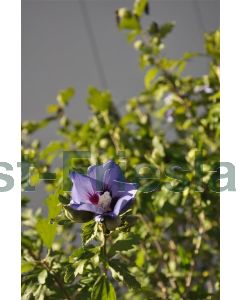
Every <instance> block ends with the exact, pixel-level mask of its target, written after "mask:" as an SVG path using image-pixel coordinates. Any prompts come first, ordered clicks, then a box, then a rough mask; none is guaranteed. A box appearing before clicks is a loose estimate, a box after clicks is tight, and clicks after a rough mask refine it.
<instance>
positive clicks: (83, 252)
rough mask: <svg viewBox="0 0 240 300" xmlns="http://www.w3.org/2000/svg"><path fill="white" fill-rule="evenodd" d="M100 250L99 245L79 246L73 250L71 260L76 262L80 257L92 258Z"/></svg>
mask: <svg viewBox="0 0 240 300" xmlns="http://www.w3.org/2000/svg"><path fill="white" fill-rule="evenodd" d="M98 252H99V248H98V247H88V248H86V247H84V248H79V249H76V250H74V251H73V253H72V254H71V256H70V257H69V261H70V262H74V261H75V260H80V259H90V258H92V257H94V256H95V255H96V254H97V253H98Z"/></svg>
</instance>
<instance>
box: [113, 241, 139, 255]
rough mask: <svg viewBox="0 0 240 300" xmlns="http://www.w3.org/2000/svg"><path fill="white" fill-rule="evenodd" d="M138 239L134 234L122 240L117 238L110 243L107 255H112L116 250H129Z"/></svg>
mask: <svg viewBox="0 0 240 300" xmlns="http://www.w3.org/2000/svg"><path fill="white" fill-rule="evenodd" d="M137 242H138V239H137V238H136V236H132V237H128V238H126V239H124V240H118V241H116V243H115V244H113V245H112V247H111V249H110V250H109V254H108V255H109V257H112V256H114V255H115V254H116V252H118V251H127V250H130V249H132V248H133V247H134V245H136V243H137Z"/></svg>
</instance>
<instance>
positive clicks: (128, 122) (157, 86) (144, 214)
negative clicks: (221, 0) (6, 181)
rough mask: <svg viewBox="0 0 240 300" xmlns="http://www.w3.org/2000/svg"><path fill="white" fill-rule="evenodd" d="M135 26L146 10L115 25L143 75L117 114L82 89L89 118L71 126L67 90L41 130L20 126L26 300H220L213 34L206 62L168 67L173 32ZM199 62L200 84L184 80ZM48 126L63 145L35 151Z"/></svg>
mask: <svg viewBox="0 0 240 300" xmlns="http://www.w3.org/2000/svg"><path fill="white" fill-rule="evenodd" d="M144 14H148V3H147V1H146V0H145V1H144V0H140V1H135V3H134V6H133V8H132V10H128V9H126V8H121V9H119V10H118V11H117V13H116V21H117V26H118V27H119V28H120V29H121V30H124V31H125V32H127V38H128V40H129V42H130V43H132V44H133V45H134V48H135V49H136V50H137V51H138V53H139V58H140V66H141V68H142V69H144V72H145V74H146V75H145V80H144V83H145V89H144V90H143V91H142V92H141V93H140V94H139V95H138V96H136V97H133V98H131V99H129V100H128V102H127V103H126V112H125V113H124V114H120V113H119V111H118V109H117V106H116V103H114V101H113V100H112V97H111V94H110V92H109V91H100V90H98V89H96V88H94V87H89V96H88V99H87V103H88V105H89V106H90V108H91V110H92V116H91V117H90V118H89V120H88V121H87V122H86V123H82V122H80V121H79V120H77V121H74V120H70V119H68V117H67V116H66V111H65V108H66V107H67V106H68V105H69V104H70V100H71V98H72V97H73V96H74V89H73V88H68V89H66V90H63V91H60V93H59V94H58V96H57V102H56V103H55V104H52V105H50V106H49V107H48V113H49V115H48V116H47V117H46V118H44V119H42V120H41V121H24V122H23V124H22V140H23V142H22V144H23V146H22V188H23V190H24V193H23V198H22V208H23V211H22V224H23V228H22V229H23V230H22V299H24V300H27V299H37V300H40V299H49V300H50V299H92V300H96V299H104V300H106V299H109V300H110V299H111V300H112V299H134V300H138V299H139V300H140V299H153V300H154V299H170V300H179V299H188V300H189V299H194V300H196V299H197V300H202V299H204V300H205V299H219V193H218V192H219V186H218V177H219V174H218V173H219V172H218V164H219V31H216V32H214V33H211V34H206V35H205V50H206V51H205V53H204V54H203V53H186V54H185V55H183V57H181V58H180V59H170V58H168V57H167V56H166V55H165V54H164V53H163V48H164V38H165V37H166V36H167V35H168V34H169V33H170V32H171V30H172V29H173V26H174V24H172V23H168V24H163V25H159V24H157V23H155V22H152V23H150V25H149V26H148V28H146V29H144V28H143V26H142V22H141V20H142V17H143V15H144ZM146 18H147V16H146ZM203 55H204V56H205V57H207V58H208V60H209V73H208V74H206V75H204V76H199V77H192V76H189V75H186V73H187V72H186V71H185V72H184V70H185V67H186V66H187V64H188V62H189V61H190V60H193V59H199V57H202V56H203ZM52 122H55V123H56V124H58V129H57V133H58V134H59V135H60V136H61V138H59V139H58V140H54V141H52V142H51V143H49V144H48V145H42V143H41V142H40V141H39V140H36V139H35V138H36V136H37V132H38V130H46V128H47V126H48V125H49V124H50V123H52ZM59 158H61V159H62V160H63V166H62V164H61V163H60V160H59ZM96 164H97V165H98V167H96V166H95V165H96ZM102 164H103V165H102ZM42 180H43V181H44V188H45V190H46V197H45V199H43V201H42V203H41V204H40V205H39V208H38V209H33V208H32V207H33V206H32V205H31V202H30V201H34V198H35V196H36V193H30V191H33V190H34V187H35V186H37V185H38V184H39V183H40V182H42ZM136 192H137V193H136ZM135 194H136V195H135ZM30 198H31V200H30ZM42 204H43V205H42ZM46 208H47V212H46Z"/></svg>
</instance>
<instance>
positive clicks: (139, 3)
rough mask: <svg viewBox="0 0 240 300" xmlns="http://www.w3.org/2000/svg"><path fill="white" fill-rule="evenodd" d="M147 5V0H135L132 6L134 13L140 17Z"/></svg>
mask: <svg viewBox="0 0 240 300" xmlns="http://www.w3.org/2000/svg"><path fill="white" fill-rule="evenodd" d="M147 5H148V0H135V2H134V6H133V12H134V14H136V15H138V16H139V17H141V16H142V14H143V13H144V11H145V10H146V8H147Z"/></svg>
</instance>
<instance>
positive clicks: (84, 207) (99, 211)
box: [70, 201, 104, 215]
mask: <svg viewBox="0 0 240 300" xmlns="http://www.w3.org/2000/svg"><path fill="white" fill-rule="evenodd" d="M70 207H71V208H72V209H75V210H78V211H80V210H82V211H90V212H92V213H94V214H96V215H102V214H103V213H104V210H103V208H102V207H99V206H96V205H93V204H91V203H82V204H76V203H74V202H72V201H71V202H70Z"/></svg>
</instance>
